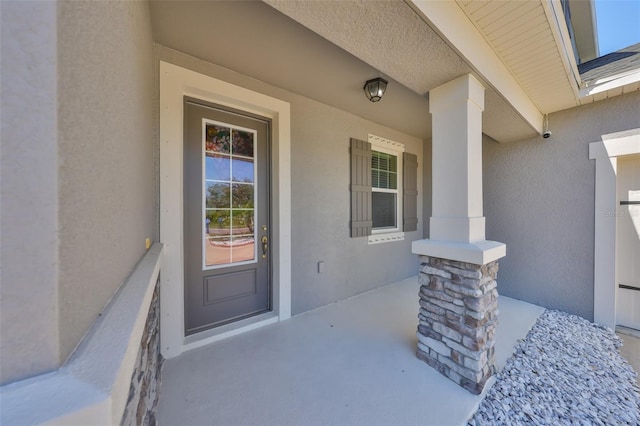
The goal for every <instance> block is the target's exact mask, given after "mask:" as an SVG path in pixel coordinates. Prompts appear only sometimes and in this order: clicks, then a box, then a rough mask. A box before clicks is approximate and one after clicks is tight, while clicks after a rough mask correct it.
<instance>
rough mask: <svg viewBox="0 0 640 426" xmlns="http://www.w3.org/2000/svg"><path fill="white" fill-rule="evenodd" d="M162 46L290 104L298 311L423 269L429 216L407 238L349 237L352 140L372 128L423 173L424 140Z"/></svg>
mask: <svg viewBox="0 0 640 426" xmlns="http://www.w3.org/2000/svg"><path fill="white" fill-rule="evenodd" d="M157 51H158V56H159V58H160V59H161V60H165V61H167V62H171V63H174V64H176V65H179V66H182V67H185V68H188V69H191V70H193V71H196V72H200V73H202V74H206V75H209V76H212V77H215V78H219V79H221V80H224V81H227V82H230V83H232V84H236V85H238V86H242V87H245V88H248V89H250V90H254V91H257V92H261V93H264V94H266V95H269V96H273V97H276V98H279V99H282V100H284V101H287V102H290V104H291V141H292V142H291V182H292V194H291V197H292V313H293V314H298V313H300V312H304V311H306V310H309V309H313V308H315V307H318V306H322V305H324V304H327V303H330V302H333V301H336V300H340V299H343V298H345V297H349V296H352V295H354V294H357V293H361V292H364V291H367V290H369V289H373V288H376V287H379V286H381V285H384V284H388V283H390V282H393V281H395V280H399V279H403V278H406V277H408V276H411V275H415V274H416V271H417V266H418V263H417V258H416V257H415V256H413V255H412V254H411V241H412V240H416V239H420V238H422V221H420V223H419V224H418V230H417V231H416V232H410V233H407V234H406V239H405V241H403V242H393V243H385V244H379V245H371V246H369V245H368V244H367V240H366V239H365V238H357V239H352V238H350V237H349V209H350V201H349V167H350V165H349V138H351V137H356V138H359V139H365V140H366V138H367V135H368V134H369V133H372V134H375V135H377V136H381V137H384V138H388V139H392V140H396V141H398V142H402V143H404V144H406V150H407V152H411V153H414V154H416V155H417V156H418V159H419V165H418V167H419V169H418V175H419V176H421V174H422V165H423V164H422V161H421V160H422V158H423V156H422V146H423V142H422V140H420V139H419V138H417V137H413V136H410V135H407V134H405V133H403V132H401V131H398V130H394V129H390V128H388V127H384V126H381V125H378V124H376V123H373V122H371V121H368V120H365V119H363V118H360V117H358V116H356V115H354V114H351V113H349V112H345V111H342V110H339V109H337V108H334V107H331V106H328V105H326V104H322V103H320V102H317V101H315V100H312V99H309V98H306V97H303V96H300V95H297V94H295V93H291V92H288V91H286V90H283V89H280V88H277V87H274V86H271V85H268V84H265V83H263V82H260V81H257V80H255V79H251V78H248V77H246V76H243V75H241V74H238V73H236V72H233V71H230V70H228V69H225V68H222V67H220V66H217V65H214V64H211V63H208V62H204V61H201V60H198V59H196V58H193V57H191V56H187V55H185V54H182V53H180V52H177V51H175V50H171V49H168V48H166V47H164V46H159V45H158V47H157ZM363 102H366V99H365V98H364V95H363ZM418 185H419V188H418V191H419V204H418V205H419V206H420V210H419V211H418V217H419V218H421V217H422V209H421V206H422V195H423V191H422V181H421V180H420V182H419V183H418ZM382 260H384V261H382ZM318 261H324V262H325V272H324V273H323V274H318V272H317V262H318Z"/></svg>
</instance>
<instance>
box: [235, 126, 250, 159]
mask: <svg viewBox="0 0 640 426" xmlns="http://www.w3.org/2000/svg"><path fill="white" fill-rule="evenodd" d="M233 155H242V156H245V157H251V158H253V133H250V132H243V131H240V130H234V131H233Z"/></svg>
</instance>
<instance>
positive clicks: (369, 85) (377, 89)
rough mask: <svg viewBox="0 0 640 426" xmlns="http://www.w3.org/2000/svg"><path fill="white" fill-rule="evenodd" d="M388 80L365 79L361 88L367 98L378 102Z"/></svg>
mask: <svg viewBox="0 0 640 426" xmlns="http://www.w3.org/2000/svg"><path fill="white" fill-rule="evenodd" d="M388 83H389V82H388V81H387V80H385V79H384V78H380V77H378V78H374V79H371V80H367V82H366V83H365V84H364V87H363V88H362V89H363V90H364V94H365V95H367V99H369V100H370V101H371V102H378V101H379V100H380V99H382V95H384V92H385V90H387V84H388Z"/></svg>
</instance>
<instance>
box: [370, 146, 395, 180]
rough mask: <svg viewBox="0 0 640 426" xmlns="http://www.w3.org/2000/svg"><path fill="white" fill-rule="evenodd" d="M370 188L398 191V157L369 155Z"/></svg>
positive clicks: (382, 153)
mask: <svg viewBox="0 0 640 426" xmlns="http://www.w3.org/2000/svg"><path fill="white" fill-rule="evenodd" d="M371 186H372V187H373V188H383V189H398V157H397V156H395V155H391V154H385V153H384V152H378V151H373V152H372V153H371Z"/></svg>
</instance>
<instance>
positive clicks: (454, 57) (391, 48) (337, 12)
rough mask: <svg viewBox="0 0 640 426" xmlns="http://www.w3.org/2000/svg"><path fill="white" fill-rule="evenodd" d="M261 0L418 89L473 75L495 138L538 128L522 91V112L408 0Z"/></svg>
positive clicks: (487, 126) (539, 119)
mask: <svg viewBox="0 0 640 426" xmlns="http://www.w3.org/2000/svg"><path fill="white" fill-rule="evenodd" d="M264 1H265V3H267V4H269V5H271V6H272V7H274V8H275V9H277V10H278V11H280V12H282V13H283V14H285V15H287V16H289V17H290V18H292V19H294V20H295V21H297V22H299V23H300V24H302V25H304V26H305V27H307V28H309V29H310V30H311V31H313V32H315V33H317V34H319V35H321V36H322V37H324V38H326V39H327V40H329V41H331V42H332V43H334V44H335V45H337V46H339V47H340V48H342V49H344V50H346V51H347V52H349V53H351V54H352V55H354V56H356V57H358V58H360V59H361V60H363V61H364V62H366V63H368V64H370V65H372V66H373V67H375V68H377V69H379V70H380V71H382V72H383V73H385V74H386V75H389V76H390V77H392V78H393V79H395V80H396V81H398V82H400V83H402V84H403V85H405V86H406V87H408V88H410V89H412V90H414V91H416V92H417V93H419V94H425V93H427V92H428V91H429V90H431V89H433V88H435V87H438V86H439V85H441V84H444V83H446V82H448V81H451V80H453V79H455V78H457V77H459V76H461V75H464V74H467V73H472V74H474V75H475V76H476V77H478V78H479V79H480V80H481V81H483V82H484V83H485V85H486V86H487V88H488V90H487V95H486V99H487V100H486V102H487V106H488V107H487V108H485V112H484V114H483V131H484V132H485V133H486V134H487V135H489V136H490V137H491V138H493V139H495V140H496V141H500V142H509V141H514V140H521V139H524V138H527V137H531V136H532V135H534V134H535V133H536V131H537V132H541V131H542V115H541V114H540V112H539V111H538V110H537V108H536V107H535V105H533V104H532V103H531V101H530V100H529V99H528V98H527V97H526V95H524V94H523V93H522V92H520V96H521V99H522V102H521V104H526V105H527V108H526V109H527V111H528V112H526V113H524V114H523V113H522V112H521V111H518V110H517V108H514V107H513V104H514V103H513V102H507V101H506V100H505V95H504V94H503V93H500V94H499V93H498V91H497V90H495V85H493V84H491V83H489V84H487V79H486V78H485V77H484V76H483V74H482V73H479V72H476V70H475V69H474V68H473V67H471V66H470V65H469V61H467V60H465V59H463V58H462V57H461V56H460V55H459V53H458V52H456V50H454V49H452V48H451V46H450V45H449V44H447V43H446V42H445V41H443V37H442V35H441V34H439V33H438V32H436V31H434V30H433V29H432V27H431V26H430V25H429V24H428V23H427V22H426V21H425V19H424V17H423V16H421V15H420V14H419V13H417V12H416V11H415V10H413V8H412V7H410V6H411V5H410V4H407V3H404V2H399V1H394V2H375V3H372V2H368V1H362V0H360V1H348V2H335V1H322V0H319V1H296V0H264ZM431 3H448V2H431ZM372 4H375V7H372ZM453 6H454V7H455V8H458V7H457V6H456V5H455V4H453ZM461 15H462V16H463V17H464V15H463V14H461ZM465 20H466V21H467V22H468V20H467V19H466V18H465ZM513 87H514V88H517V85H515V84H514V85H513ZM509 96H512V94H510V95H509ZM516 104H517V103H516ZM524 116H526V117H527V119H525V118H523V117H524ZM534 129H535V130H534Z"/></svg>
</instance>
